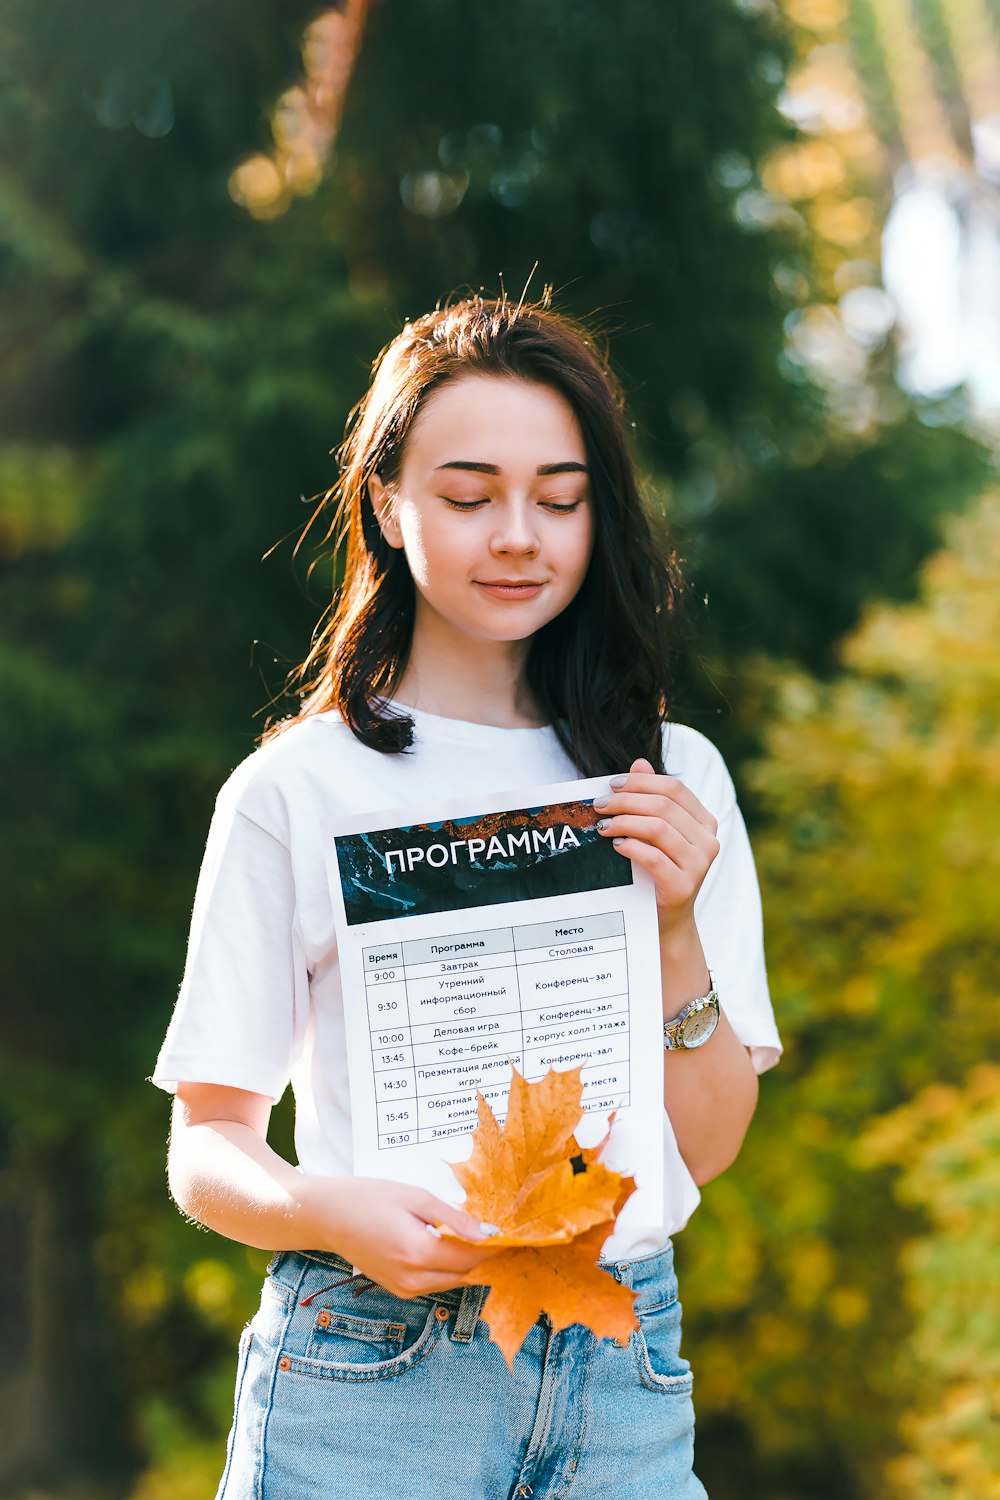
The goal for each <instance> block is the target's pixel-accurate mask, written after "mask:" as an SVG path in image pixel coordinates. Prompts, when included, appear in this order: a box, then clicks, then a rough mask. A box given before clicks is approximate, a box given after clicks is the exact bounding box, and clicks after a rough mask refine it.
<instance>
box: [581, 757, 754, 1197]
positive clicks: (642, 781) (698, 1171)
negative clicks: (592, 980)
mask: <svg viewBox="0 0 1000 1500" xmlns="http://www.w3.org/2000/svg"><path fill="white" fill-rule="evenodd" d="M616 783H617V785H616ZM611 785H612V787H613V788H615V790H613V791H612V793H611V795H610V796H608V797H605V798H600V799H597V800H595V802H594V807H595V808H596V809H597V810H598V811H599V812H601V813H602V814H603V817H602V823H601V824H600V825H598V826H599V827H600V831H601V833H602V834H604V835H605V837H607V838H613V839H615V841H616V847H617V848H618V852H619V853H620V854H623V855H624V856H625V857H626V858H628V859H631V860H632V861H633V862H634V863H635V864H637V865H640V866H641V867H642V868H643V869H645V870H647V871H648V872H649V874H650V875H651V876H652V878H653V881H654V883H655V885H656V901H657V916H658V921H659V931H660V961H661V962H660V967H661V971H662V976H663V977H662V985H663V1018H664V1020H665V1021H672V1020H673V1019H674V1018H675V1017H676V1016H677V1015H678V1014H679V1012H680V1011H682V1010H683V1009H684V1006H685V1005H686V1004H687V1002H688V1001H689V1000H694V999H695V998H696V997H697V996H699V995H704V994H705V993H706V992H707V990H708V988H709V974H708V965H707V963H706V962H705V954H704V952H703V950H702V946H701V939H700V937H699V936H698V929H697V926H696V924H695V919H694V904H695V899H696V897H697V895H698V892H699V890H700V889H701V887H702V884H703V882H704V879H705V876H706V874H707V873H708V870H709V868H710V866H711V864H712V862H713V860H714V859H715V858H716V856H717V854H718V852H719V841H718V838H717V837H716V834H717V833H718V823H717V821H716V819H715V818H714V817H713V816H712V814H711V813H709V812H708V811H707V809H706V808H705V807H704V806H703V805H702V804H701V802H700V801H699V800H698V798H697V797H696V796H695V795H694V793H693V792H692V791H690V790H689V789H688V788H687V787H686V786H684V784H683V782H681V781H679V780H678V779H677V778H676V777H673V776H658V775H656V774H654V772H653V768H652V766H651V765H650V763H649V761H647V760H636V761H634V762H633V764H632V768H631V770H630V772H629V774H628V775H627V776H620V777H613V778H612V782H611ZM720 1000H721V1004H722V1006H723V1007H724V1006H725V996H724V995H722V996H720ZM663 1102H664V1107H665V1108H666V1110H667V1113H668V1114H669V1116H670V1123H671V1125H672V1126H673V1128H674V1134H675V1136H676V1137H677V1145H678V1149H679V1150H680V1153H681V1156H682V1157H683V1158H684V1162H685V1165H686V1166H687V1169H688V1171H689V1172H690V1173H691V1176H692V1177H693V1178H694V1180H695V1182H696V1183H698V1184H699V1185H700V1184H702V1183H705V1182H709V1181H711V1179H712V1178H713V1177H718V1176H719V1174H720V1173H721V1172H724V1171H725V1170H726V1168H727V1167H728V1166H730V1165H731V1164H732V1162H734V1161H735V1159H736V1156H737V1154H738V1153H739V1149H740V1146H741V1145H742V1144H743V1138H744V1136H745V1135H746V1132H747V1127H748V1126H749V1124H750V1121H751V1119H752V1117H753V1113H754V1110H755V1109H756V1107H757V1073H756V1070H755V1068H754V1065H753V1062H752V1061H751V1058H750V1054H749V1052H748V1051H747V1049H746V1048H745V1047H744V1046H743V1044H742V1042H741V1041H740V1040H739V1038H738V1037H737V1035H736V1033H735V1032H734V1031H733V1028H732V1026H731V1025H730V1024H729V1021H728V1019H727V1017H726V1015H725V1013H724V1010H723V1011H722V1012H721V1013H720V1017H719V1024H718V1026H717V1027H716V1029H715V1034H714V1035H713V1036H712V1037H711V1038H710V1040H709V1041H708V1042H706V1043H705V1045H704V1046H703V1047H699V1048H697V1049H694V1050H691V1051H679V1052H665V1053H664V1057H663Z"/></svg>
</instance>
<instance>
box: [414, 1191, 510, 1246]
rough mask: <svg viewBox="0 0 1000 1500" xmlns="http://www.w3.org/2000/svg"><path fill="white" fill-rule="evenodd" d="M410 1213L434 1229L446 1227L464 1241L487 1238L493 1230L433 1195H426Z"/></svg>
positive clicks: (491, 1226)
mask: <svg viewBox="0 0 1000 1500" xmlns="http://www.w3.org/2000/svg"><path fill="white" fill-rule="evenodd" d="M411 1212H412V1213H413V1214H414V1215H415V1216H416V1217H417V1218H418V1219H421V1220H422V1221H423V1223H425V1224H428V1225H430V1226H431V1227H433V1228H434V1229H440V1228H442V1227H443V1226H444V1225H447V1226H448V1228H449V1229H453V1230H454V1231H455V1233H456V1234H460V1235H461V1236H462V1238H463V1239H465V1240H481V1239H485V1238H488V1237H489V1234H490V1233H491V1232H492V1230H493V1225H492V1224H487V1225H485V1226H483V1224H482V1223H481V1221H480V1220H479V1219H476V1218H474V1217H473V1216H472V1214H470V1213H466V1211H465V1209H464V1208H454V1207H453V1206H452V1205H451V1204H450V1203H445V1201H444V1199H443V1198H435V1197H434V1195H433V1193H427V1194H426V1196H425V1197H424V1198H423V1199H422V1200H420V1201H418V1203H417V1204H416V1205H414V1206H413V1207H412V1208H411Z"/></svg>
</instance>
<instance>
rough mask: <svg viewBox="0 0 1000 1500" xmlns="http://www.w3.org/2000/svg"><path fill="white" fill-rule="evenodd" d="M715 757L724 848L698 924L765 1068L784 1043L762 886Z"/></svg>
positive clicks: (730, 1010) (727, 1007) (730, 1008)
mask: <svg viewBox="0 0 1000 1500" xmlns="http://www.w3.org/2000/svg"><path fill="white" fill-rule="evenodd" d="M713 748H714V747H713ZM715 756H716V757H718V758H717V761H716V773H717V775H716V778H714V779H716V783H717V785H719V787H720V788H721V790H720V793H719V796H718V798H717V799H716V800H717V801H718V802H719V804H720V805H719V807H712V809H711V810H712V812H713V814H714V815H715V817H716V818H717V819H718V823H719V829H718V835H717V837H718V840H719V846H720V847H719V852H718V854H717V855H716V857H715V859H714V860H713V861H712V865H711V867H710V869H709V871H708V874H707V875H706V876H705V880H704V883H703V884H702V888H701V890H700V891H699V892H698V895H697V898H696V899H695V907H694V915H695V923H696V925H697V928H698V934H699V936H700V938H701V945H702V947H703V949H704V950H705V957H706V959H707V961H708V966H709V968H710V969H711V970H712V972H713V974H714V975H715V981H716V985H717V987H718V991H719V1003H720V1005H721V1007H722V1009H723V1011H724V1012H725V1014H726V1015H727V1017H728V1018H729V1022H730V1024H731V1026H732V1028H733V1030H734V1031H735V1032H736V1035H737V1036H738V1037H739V1039H740V1041H741V1042H742V1043H743V1045H744V1046H745V1047H747V1048H749V1051H750V1056H751V1059H752V1060H753V1064H754V1067H755V1068H756V1070H757V1072H758V1073H763V1072H765V1071H766V1070H767V1069H768V1068H773V1067H774V1064H775V1063H776V1062H777V1061H778V1059H779V1057H780V1056H781V1053H782V1045H781V1039H780V1037H779V1035H778V1029H777V1026H776V1024H775V1019H774V1010H773V1007H772V1005H771V995H770V991H769V989H768V983H767V968H766V964H765V960H764V923H763V913H762V909H761V899H760V886H759V884H758V880H757V870H756V866H755V864H754V857H753V852H752V850H751V848H750V839H749V837H748V835H747V830H746V824H745V822H744V820H743V814H742V812H741V811H740V808H739V805H738V803H737V801H736V793H735V791H734V789H733V784H732V780H731V778H730V776H729V772H728V771H727V770H726V769H725V766H724V764H723V762H722V757H721V756H719V755H718V751H715ZM713 758H714V757H713ZM707 805H708V804H707V803H706V806H707Z"/></svg>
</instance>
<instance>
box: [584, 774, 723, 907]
mask: <svg viewBox="0 0 1000 1500" xmlns="http://www.w3.org/2000/svg"><path fill="white" fill-rule="evenodd" d="M611 782H612V787H613V790H612V792H611V794H610V796H607V797H598V798H596V799H595V801H594V810H595V812H598V813H599V814H600V815H601V821H600V823H599V824H598V827H599V829H600V831H601V834H602V836H603V837H605V838H609V839H613V840H614V844H615V848H616V849H617V850H618V851H619V853H621V854H624V855H625V857H626V858H627V859H630V860H632V862H633V863H634V864H637V865H641V866H642V868H643V869H644V870H648V871H649V874H650V875H651V876H652V877H653V880H654V882H655V884H656V906H657V915H658V917H659V922H660V936H661V937H667V936H669V935H670V934H671V933H672V932H674V931H676V930H678V929H682V928H684V927H686V926H687V925H689V924H691V925H693V923H694V903H695V897H696V896H697V894H698V892H699V891H700V890H701V887H702V882H703V881H704V879H705V876H706V875H707V874H708V871H709V867H710V865H711V863H712V861H713V860H714V859H715V856H716V855H717V854H718V852H719V840H718V839H717V838H716V834H717V832H718V828H719V825H718V823H717V821H716V819H715V818H713V816H712V814H711V813H710V812H709V811H708V810H707V808H705V807H703V806H702V804H701V803H700V802H699V801H698V798H697V797H696V796H695V794H694V792H692V791H690V790H689V789H688V788H687V787H686V786H685V785H684V783H683V781H679V780H678V779H677V777H676V776H658V775H657V774H656V772H655V771H654V770H653V767H652V766H651V765H650V763H649V761H648V760H634V761H633V762H632V766H631V769H630V771H629V773H628V775H627V776H624V777H621V776H613V777H612V778H611ZM616 782H620V783H621V784H620V785H619V786H615V783H616Z"/></svg>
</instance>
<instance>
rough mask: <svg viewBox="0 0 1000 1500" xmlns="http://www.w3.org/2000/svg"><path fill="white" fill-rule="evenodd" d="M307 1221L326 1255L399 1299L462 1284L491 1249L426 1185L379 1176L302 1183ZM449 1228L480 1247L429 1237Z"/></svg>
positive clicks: (468, 1219) (475, 1227)
mask: <svg viewBox="0 0 1000 1500" xmlns="http://www.w3.org/2000/svg"><path fill="white" fill-rule="evenodd" d="M306 1181H307V1183H308V1184H309V1196H310V1198H311V1199H312V1202H311V1205H310V1207H311V1210H312V1212H311V1214H310V1215H309V1217H310V1219H311V1221H312V1222H313V1223H315V1224H316V1226H317V1232H318V1233H319V1234H320V1235H321V1241H320V1240H319V1239H314V1240H311V1241H310V1246H311V1248H312V1249H315V1250H330V1251H333V1252H334V1253H335V1254H337V1255H342V1256H343V1257H344V1259H345V1260H349V1261H351V1263H352V1264H353V1265H355V1266H357V1267H358V1268H359V1270H361V1271H363V1272H364V1274H365V1275H366V1276H367V1277H369V1279H370V1280H372V1281H375V1282H377V1283H378V1285H379V1286H384V1287H385V1288H386V1290H387V1291H390V1292H393V1293H394V1294H395V1295H396V1296H397V1297H420V1296H426V1295H427V1294H429V1293H431V1292H438V1291H443V1290H444V1289H445V1288H447V1287H453V1286H460V1285H462V1284H463V1283H466V1282H468V1283H470V1284H473V1285H474V1284H475V1280H476V1278H475V1277H474V1276H471V1275H469V1273H470V1272H471V1271H474V1270H475V1268H476V1266H477V1265H478V1264H479V1263H480V1261H481V1260H483V1259H485V1258H486V1256H488V1255H489V1254H490V1253H491V1252H490V1249H489V1243H490V1241H489V1235H488V1234H484V1233H483V1231H482V1229H481V1228H480V1224H479V1220H478V1219H474V1218H473V1217H472V1215H471V1214H467V1213H466V1212H465V1210H464V1209H461V1208H453V1207H452V1206H451V1204H449V1203H445V1202H444V1200H443V1199H441V1198H436V1197H435V1196H434V1194H433V1193H428V1192H425V1191H424V1190H423V1188H418V1187H411V1186H410V1185H409V1184H408V1183H404V1182H384V1181H382V1180H381V1179H380V1178H376V1177H313V1178H307V1179H306ZM437 1225H447V1226H448V1227H449V1228H450V1229H454V1230H455V1231H456V1233H458V1234H460V1235H462V1237H463V1238H464V1239H469V1240H480V1241H481V1242H482V1247H481V1248H480V1246H479V1245H460V1244H458V1243H457V1242H456V1241H455V1240H452V1239H445V1238H441V1237H439V1236H438V1235H437V1234H435V1233H433V1229H434V1227H435V1226H437Z"/></svg>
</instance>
